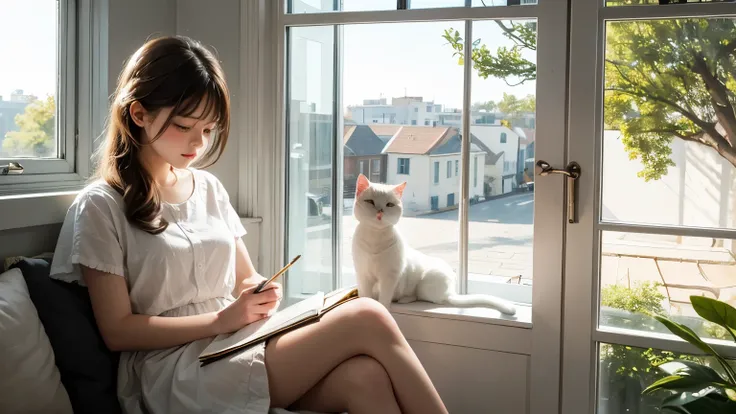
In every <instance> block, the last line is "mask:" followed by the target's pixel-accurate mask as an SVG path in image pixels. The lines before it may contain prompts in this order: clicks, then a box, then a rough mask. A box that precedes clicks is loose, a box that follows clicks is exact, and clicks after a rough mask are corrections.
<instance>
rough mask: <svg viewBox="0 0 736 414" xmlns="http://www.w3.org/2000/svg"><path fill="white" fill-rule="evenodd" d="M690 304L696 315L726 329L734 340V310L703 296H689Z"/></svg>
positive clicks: (735, 326) (735, 315)
mask: <svg viewBox="0 0 736 414" xmlns="http://www.w3.org/2000/svg"><path fill="white" fill-rule="evenodd" d="M690 302H691V303H692V304H693V308H694V309H695V312H697V313H698V315H700V316H701V317H703V319H707V320H709V321H711V322H713V323H717V324H718V325H721V326H722V327H724V328H726V330H728V331H729V332H730V333H731V336H733V337H734V339H736V308H734V307H733V306H731V305H729V304H727V303H724V302H721V301H719V300H715V299H711V298H707V297H705V296H695V295H693V296H690Z"/></svg>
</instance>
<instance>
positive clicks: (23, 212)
mask: <svg viewBox="0 0 736 414" xmlns="http://www.w3.org/2000/svg"><path fill="white" fill-rule="evenodd" d="M78 192H79V190H69V191H57V192H42V193H30V194H17V195H7V196H2V197H0V206H2V211H4V212H7V213H6V214H0V231H3V230H11V229H17V228H23V227H33V226H43V225H47V224H56V223H61V222H63V221H64V217H65V216H66V212H67V210H68V209H69V206H70V205H71V204H72V202H74V198H76V196H77V193H78Z"/></svg>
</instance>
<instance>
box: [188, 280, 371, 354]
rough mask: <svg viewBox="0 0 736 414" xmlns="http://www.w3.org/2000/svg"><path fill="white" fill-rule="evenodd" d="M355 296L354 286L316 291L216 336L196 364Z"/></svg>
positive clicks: (311, 317) (297, 323)
mask: <svg viewBox="0 0 736 414" xmlns="http://www.w3.org/2000/svg"><path fill="white" fill-rule="evenodd" d="M357 297H358V289H357V287H355V286H353V287H349V288H344V289H338V290H335V291H332V292H330V293H327V294H325V293H323V292H317V293H315V294H314V295H312V296H310V297H308V298H306V299H304V300H302V301H300V302H297V303H295V304H293V305H291V306H289V307H287V308H284V309H282V310H280V311H278V312H276V313H275V314H273V315H271V316H270V317H268V318H265V319H261V320H260V321H257V322H253V323H251V324H249V325H247V326H245V327H243V328H242V329H240V330H238V331H235V332H233V333H232V334H230V336H225V337H218V338H217V339H216V340H214V341H212V343H211V344H210V345H209V346H208V347H207V348H205V349H204V351H202V353H201V354H200V355H199V361H200V364H201V366H205V365H207V364H211V363H212V362H214V361H217V360H219V359H222V358H224V357H226V356H229V355H231V354H233V353H235V352H238V351H240V350H242V349H245V348H247V347H249V346H251V345H253V344H256V343H259V342H261V341H264V340H266V339H268V338H270V337H272V336H274V335H277V334H280V333H282V332H285V331H287V330H289V329H294V328H297V327H299V326H302V325H304V324H307V323H310V322H314V321H316V320H319V318H320V317H321V316H322V315H324V314H325V313H327V312H329V311H330V310H332V309H334V308H335V307H337V306H339V305H341V304H343V303H345V302H347V301H349V300H352V299H355V298H357Z"/></svg>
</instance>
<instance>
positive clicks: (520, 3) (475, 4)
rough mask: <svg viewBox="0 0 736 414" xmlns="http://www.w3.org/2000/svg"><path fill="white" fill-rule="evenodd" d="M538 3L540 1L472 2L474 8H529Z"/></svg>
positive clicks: (480, 0)
mask: <svg viewBox="0 0 736 414" xmlns="http://www.w3.org/2000/svg"><path fill="white" fill-rule="evenodd" d="M538 3H539V0H472V5H473V7H490V6H527V5H532V4H538Z"/></svg>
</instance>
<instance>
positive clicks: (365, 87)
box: [343, 21, 536, 108]
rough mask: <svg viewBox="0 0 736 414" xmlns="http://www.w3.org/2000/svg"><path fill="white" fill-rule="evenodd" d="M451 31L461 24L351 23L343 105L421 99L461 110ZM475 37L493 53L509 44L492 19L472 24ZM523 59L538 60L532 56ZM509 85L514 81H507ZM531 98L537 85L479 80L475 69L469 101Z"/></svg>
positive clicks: (460, 83)
mask: <svg viewBox="0 0 736 414" xmlns="http://www.w3.org/2000/svg"><path fill="white" fill-rule="evenodd" d="M449 28H453V29H455V30H458V31H459V32H460V35H461V36H463V35H464V23H463V22H461V21H450V22H421V23H389V24H377V25H349V26H345V31H344V71H343V102H344V104H345V105H346V106H347V105H355V104H361V103H362V101H363V99H376V98H379V97H380V96H381V95H383V96H384V97H386V98H388V99H387V101H388V103H390V102H391V99H390V98H392V97H399V96H405V94H406V95H407V96H421V97H423V98H424V100H425V101H434V102H435V103H437V104H442V105H444V106H446V107H450V108H462V102H463V67H462V66H461V65H460V64H459V63H458V58H457V57H453V52H454V51H453V49H452V48H451V47H450V46H449V44H448V43H447V41H446V40H445V39H444V38H443V37H442V34H443V33H444V30H445V29H449ZM473 39H474V40H477V39H480V41H481V43H482V44H485V45H486V47H488V48H489V49H490V50H491V51H492V52H493V51H495V50H497V48H498V47H499V46H507V47H510V46H511V45H512V42H511V41H510V40H509V39H507V38H506V37H504V36H503V35H502V34H501V29H500V28H499V27H498V25H497V24H496V23H495V22H493V21H482V22H476V23H474V24H473ZM526 58H527V59H529V60H532V61H536V56H535V55H534V54H533V53H528V54H527V56H526ZM511 83H512V84H513V83H514V82H511ZM504 92H506V93H512V94H515V95H517V96H526V95H527V94H535V92H536V82H534V81H532V82H526V83H525V84H524V85H521V86H516V87H510V86H508V85H506V83H505V82H504V81H503V80H501V79H495V78H488V79H482V78H480V77H479V76H478V75H477V72H476V71H475V70H474V71H473V75H472V77H471V96H472V99H471V100H472V101H473V102H476V101H488V100H493V101H498V100H500V99H501V97H502V96H503V93H504Z"/></svg>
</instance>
